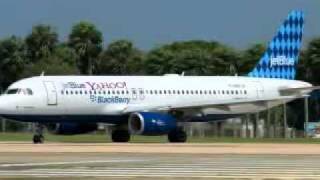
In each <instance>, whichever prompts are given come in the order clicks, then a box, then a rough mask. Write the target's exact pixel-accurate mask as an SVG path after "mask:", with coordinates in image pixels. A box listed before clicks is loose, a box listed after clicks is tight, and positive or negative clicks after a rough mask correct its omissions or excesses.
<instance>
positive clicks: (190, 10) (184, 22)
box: [0, 0, 320, 49]
mask: <svg viewBox="0 0 320 180" xmlns="http://www.w3.org/2000/svg"><path fill="white" fill-rule="evenodd" d="M292 9H300V10H303V11H304V12H305V14H306V19H307V20H306V28H305V36H304V42H307V41H308V40H310V39H311V38H313V37H316V36H320V1H319V0H265V1H262V0H158V1H155V0H1V1H0V38H3V37H7V36H10V35H12V34H15V35H19V36H24V35H26V34H28V33H30V32H31V28H32V26H33V25H36V24H39V23H44V24H50V25H52V26H54V27H55V28H56V30H57V31H58V32H59V35H60V39H61V40H66V39H67V37H68V33H69V32H70V29H71V27H72V25H73V24H75V23H77V22H79V21H80V20H88V21H91V22H93V23H94V24H96V26H97V27H98V28H99V29H100V30H101V31H102V32H103V34H104V40H105V44H108V43H110V42H112V41H114V40H118V39H129V40H132V41H133V42H134V43H135V44H136V45H137V46H138V47H139V48H142V49H151V48H154V47H158V46H160V45H162V44H165V43H170V42H172V41H177V40H192V39H202V40H218V41H220V42H222V43H225V44H227V45H229V46H232V47H235V48H240V49H243V48H246V47H248V46H250V45H251V44H254V43H257V42H267V41H268V40H270V39H271V38H272V36H273V34H274V33H275V31H276V30H277V28H278V26H279V25H280V24H281V23H282V21H283V19H284V18H285V17H286V16H287V14H288V12H289V11H290V10H292Z"/></svg>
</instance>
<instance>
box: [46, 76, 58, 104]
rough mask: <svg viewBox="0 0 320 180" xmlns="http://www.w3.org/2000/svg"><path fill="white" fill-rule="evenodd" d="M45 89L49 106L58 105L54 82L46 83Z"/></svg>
mask: <svg viewBox="0 0 320 180" xmlns="http://www.w3.org/2000/svg"><path fill="white" fill-rule="evenodd" d="M43 83H44V87H45V89H46V92H47V104H48V105H57V104H58V102H57V90H56V86H55V85H54V82H52V81H44V82H43Z"/></svg>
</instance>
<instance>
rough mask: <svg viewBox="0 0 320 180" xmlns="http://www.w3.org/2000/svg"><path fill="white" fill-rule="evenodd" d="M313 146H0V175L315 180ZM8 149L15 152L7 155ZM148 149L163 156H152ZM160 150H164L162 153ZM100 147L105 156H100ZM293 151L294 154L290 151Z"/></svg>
mask: <svg viewBox="0 0 320 180" xmlns="http://www.w3.org/2000/svg"><path fill="white" fill-rule="evenodd" d="M172 146H173V147H175V148H174V149H176V150H175V151H173V152H171V150H172V149H171V148H169V147H172ZM198 146H199V147H202V148H204V149H205V150H207V151H208V152H204V151H200V152H192V153H186V152H185V151H186V150H185V151H183V150H184V149H193V147H198ZM267 146H270V147H277V148H274V150H273V153H269V154H268V153H266V154H263V153H262V152H265V150H264V148H266V147H267ZM318 146H319V145H308V144H223V143H221V144H173V145H172V144H120V145H119V144H71V143H68V144H63V143H52V144H42V145H32V144H26V143H0V177H1V178H24V179H28V178H30V179H33V178H44V177H46V178H49V179H50V178H63V177H64V178H66V179H87V178H89V177H90V179H92V178H96V179H99V178H110V179H113V178H139V179H150V178H153V179H177V178H184V179H195V178H204V179H223V178H237V179H241V178H244V179H248V178H249V179H308V178H310V179H319V178H320V152H319V151H318V152H317V153H312V152H313V151H312V150H311V149H313V148H315V149H316V150H318V148H319V147H318ZM31 147H32V148H31ZM103 147H105V148H103ZM249 147H250V148H252V149H251V153H247V152H246V151H245V152H242V151H241V150H243V149H246V148H249ZM281 147H282V148H281ZM287 147H289V148H291V151H290V152H289V153H288V154H284V153H283V150H284V149H285V148H287ZM13 148H15V151H13V152H10V150H12V149H13ZM120 148H121V149H120ZM153 148H156V149H160V150H161V151H163V152H157V153H155V152H153V151H155V150H153ZM165 148H167V149H168V151H164V149H165ZM228 148H233V149H234V148H235V149H238V153H232V152H229V151H227V152H224V153H223V152H222V151H223V150H228ZM32 149H33V152H32V151H31V150H32ZM95 149H98V152H95ZM103 149H104V150H105V152H102V150H103ZM111 149H112V150H113V152H112V151H111ZM123 149H126V151H127V152H123V151H125V150H123ZM148 149H151V151H148ZM210 149H211V150H212V151H210ZM267 149H268V148H267ZM302 149H305V150H306V154H303V153H302ZM85 150H87V152H85ZM142 150H144V152H142ZM169 150H170V151H169ZM193 150H196V149H195V148H194V149H193ZM278 150H280V151H278ZM134 151H136V152H134ZM180 151H182V152H180ZM235 151H236V150H235ZM295 151H297V153H294V152H295Z"/></svg>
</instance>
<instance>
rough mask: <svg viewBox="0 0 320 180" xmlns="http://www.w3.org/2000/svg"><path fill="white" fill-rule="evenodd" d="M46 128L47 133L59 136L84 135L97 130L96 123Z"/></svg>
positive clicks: (58, 125)
mask: <svg viewBox="0 0 320 180" xmlns="http://www.w3.org/2000/svg"><path fill="white" fill-rule="evenodd" d="M46 126H47V128H48V130H49V132H51V133H53V134H59V135H76V134H85V133H89V132H93V131H95V130H97V129H98V126H97V124H96V123H55V124H47V125H46Z"/></svg>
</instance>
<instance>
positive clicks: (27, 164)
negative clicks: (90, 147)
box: [0, 159, 146, 167]
mask: <svg viewBox="0 0 320 180" xmlns="http://www.w3.org/2000/svg"><path fill="white" fill-rule="evenodd" d="M138 161H146V160H138V159H137V160H130V159H128V160H121V159H118V160H96V161H76V162H74V161H73V162H71V161H70V162H46V163H19V164H0V167H24V166H49V165H68V164H70V165H71V164H90V163H115V162H116V163H118V162H138Z"/></svg>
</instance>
